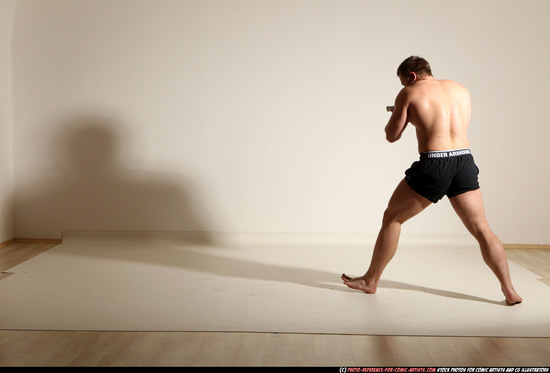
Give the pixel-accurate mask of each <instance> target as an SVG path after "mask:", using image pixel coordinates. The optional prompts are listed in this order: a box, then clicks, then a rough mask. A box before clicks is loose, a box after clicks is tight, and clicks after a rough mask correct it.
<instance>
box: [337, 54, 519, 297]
mask: <svg viewBox="0 0 550 373" xmlns="http://www.w3.org/2000/svg"><path fill="white" fill-rule="evenodd" d="M397 76H398V77H399V79H400V80H401V84H402V85H403V86H404V88H403V89H402V90H401V91H400V92H399V94H398V95H397V97H396V99H395V106H394V108H393V112H392V115H391V118H390V120H389V122H388V124H387V126H386V128H385V131H386V139H387V140H388V141H389V142H391V143H393V142H395V141H397V140H399V139H400V138H401V134H402V133H403V131H404V130H405V128H406V127H407V124H408V123H411V124H412V125H413V126H414V127H415V128H416V137H417V140H418V151H419V153H420V160H419V161H417V162H414V163H413V165H412V166H411V168H410V169H408V170H407V171H406V172H405V178H404V179H403V180H402V181H401V182H400V183H399V185H398V186H397V188H396V189H395V191H394V193H393V195H392V197H391V198H390V201H389V203H388V207H387V209H386V211H385V212H384V217H383V219H382V228H381V229H380V232H379V234H378V238H377V240H376V243H375V246H374V251H373V254H372V259H371V263H370V267H369V268H368V270H367V272H366V273H365V274H364V275H363V276H361V277H356V278H351V277H349V276H347V275H346V274H343V275H342V280H343V282H344V284H346V285H347V286H348V287H350V288H352V289H357V290H361V291H364V292H365V293H368V294H374V293H375V292H376V289H377V287H378V282H379V280H380V277H381V275H382V272H383V270H384V268H385V267H386V265H387V264H388V262H389V261H390V260H391V259H392V257H393V256H394V254H395V252H396V250H397V244H398V241H399V236H400V233H401V225H402V224H403V223H405V222H406V221H407V220H409V219H410V218H412V217H413V216H415V215H417V214H418V213H420V212H421V211H422V210H424V209H425V208H426V207H428V206H429V205H430V204H431V203H436V202H437V201H438V200H440V199H441V198H443V196H445V195H447V196H448V198H449V201H450V202H451V205H452V206H453V208H454V210H455V211H456V213H457V214H458V216H459V217H460V219H461V220H462V222H463V223H464V225H465V226H466V228H467V229H468V231H469V232H470V233H471V234H472V235H473V236H474V237H475V239H476V240H477V241H478V242H479V245H480V248H481V253H482V255H483V259H484V261H485V263H486V264H487V265H488V266H489V268H491V270H492V271H493V272H494V274H495V275H496V277H497V278H498V280H499V282H500V285H501V289H502V292H503V293H504V296H505V297H506V302H507V303H508V304H516V303H520V302H521V301H522V298H521V297H520V296H519V295H518V294H517V293H516V291H515V290H514V287H513V285H512V280H511V278H510V272H509V269H508V260H507V258H506V253H505V251H504V247H503V246H502V243H501V242H500V241H499V239H498V238H497V237H496V236H495V234H494V233H493V232H492V231H491V229H490V228H489V224H488V222H487V218H486V216H485V211H484V207H483V200H482V198H481V191H480V189H479V184H478V180H477V176H478V171H479V170H478V168H477V166H476V165H475V163H474V160H473V157H472V154H471V152H470V149H469V146H470V145H469V142H468V138H467V129H468V125H469V122H470V115H471V104H470V94H469V92H468V90H467V89H466V88H465V87H463V86H462V85H460V84H458V83H455V82H453V81H450V80H436V79H434V77H433V76H432V72H431V68H430V65H429V63H428V62H427V61H426V60H424V59H423V58H420V57H416V56H412V57H409V58H407V59H406V60H405V61H403V62H402V63H401V65H400V66H399V68H398V69H397ZM390 110H391V109H390Z"/></svg>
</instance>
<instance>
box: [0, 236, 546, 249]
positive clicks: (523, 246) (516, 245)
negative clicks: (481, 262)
mask: <svg viewBox="0 0 550 373" xmlns="http://www.w3.org/2000/svg"><path fill="white" fill-rule="evenodd" d="M62 242H63V239H62V238H13V239H11V240H7V241H4V242H0V248H2V247H6V246H9V245H12V244H14V243H49V244H60V243H62ZM503 246H504V248H505V249H544V250H550V245H544V244H522V243H513V244H512V243H505V244H503Z"/></svg>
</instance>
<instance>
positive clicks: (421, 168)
mask: <svg viewBox="0 0 550 373" xmlns="http://www.w3.org/2000/svg"><path fill="white" fill-rule="evenodd" d="M478 174H479V169H478V167H477V166H476V164H475V162H474V157H473V156H472V153H471V151H470V149H457V150H449V151H432V152H425V153H421V154H420V160H419V161H416V162H414V163H413V164H412V165H411V167H410V168H409V169H408V170H407V171H405V181H406V182H407V184H408V185H409V186H410V187H411V188H412V189H413V190H414V191H415V192H416V193H418V194H420V195H421V196H423V197H425V198H427V199H429V200H430V201H431V202H433V203H437V202H438V201H439V200H440V199H441V198H443V196H445V195H446V196H447V197H449V198H452V197H455V196H457V195H459V194H462V193H466V192H469V191H472V190H476V189H479V182H478V178H477V176H478Z"/></svg>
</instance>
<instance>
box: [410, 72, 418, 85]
mask: <svg viewBox="0 0 550 373" xmlns="http://www.w3.org/2000/svg"><path fill="white" fill-rule="evenodd" d="M417 78H418V77H417V76H416V73H415V72H412V71H411V72H410V73H409V77H408V79H409V83H411V84H412V83H414V82H416V79H417Z"/></svg>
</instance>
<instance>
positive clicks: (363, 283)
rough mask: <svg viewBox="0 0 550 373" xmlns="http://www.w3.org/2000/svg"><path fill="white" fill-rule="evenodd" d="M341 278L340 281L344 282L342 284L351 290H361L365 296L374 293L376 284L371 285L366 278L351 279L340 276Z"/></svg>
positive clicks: (343, 275) (344, 275)
mask: <svg viewBox="0 0 550 373" xmlns="http://www.w3.org/2000/svg"><path fill="white" fill-rule="evenodd" d="M341 278H342V281H344V284H345V285H346V286H347V287H349V288H351V289H355V290H361V291H364V292H365V293H367V294H374V293H376V287H377V286H376V284H372V283H370V282H369V281H367V280H366V276H361V277H355V278H351V277H349V276H347V275H346V274H342V277H341Z"/></svg>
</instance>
